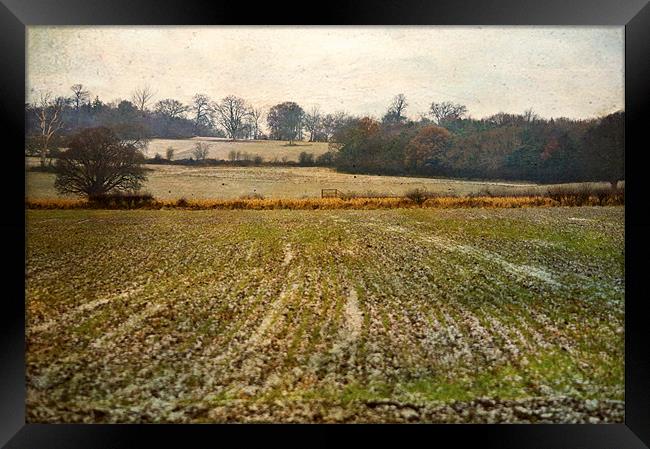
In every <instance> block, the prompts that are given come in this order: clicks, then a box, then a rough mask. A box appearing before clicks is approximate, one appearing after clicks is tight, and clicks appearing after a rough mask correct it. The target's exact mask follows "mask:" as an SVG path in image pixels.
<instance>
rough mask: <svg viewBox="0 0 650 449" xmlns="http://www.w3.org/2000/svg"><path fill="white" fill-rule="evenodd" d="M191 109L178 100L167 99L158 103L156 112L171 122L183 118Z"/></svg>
mask: <svg viewBox="0 0 650 449" xmlns="http://www.w3.org/2000/svg"><path fill="white" fill-rule="evenodd" d="M188 109H189V108H188V107H187V106H185V105H184V104H183V103H181V102H180V101H178V100H173V99H171V98H166V99H164V100H160V101H159V102H158V103H156V106H155V110H156V112H157V113H158V114H160V115H162V116H163V117H166V118H168V119H170V120H172V119H176V118H181V117H183V115H184V114H185V113H186V112H187V110H188Z"/></svg>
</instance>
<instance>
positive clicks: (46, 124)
mask: <svg viewBox="0 0 650 449" xmlns="http://www.w3.org/2000/svg"><path fill="white" fill-rule="evenodd" d="M63 105H64V101H63V99H62V98H60V97H59V98H57V99H55V100H51V94H50V93H46V94H42V95H41V97H40V100H39V102H38V103H37V105H36V107H35V108H34V114H35V115H36V119H37V121H38V127H39V131H40V132H39V135H40V140H41V150H40V154H41V167H45V161H46V159H47V153H48V150H49V146H50V142H51V141H52V139H53V138H54V137H55V135H56V133H57V132H58V131H59V130H60V129H61V127H62V126H63V115H62V112H63Z"/></svg>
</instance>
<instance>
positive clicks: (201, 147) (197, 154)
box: [192, 142, 210, 161]
mask: <svg viewBox="0 0 650 449" xmlns="http://www.w3.org/2000/svg"><path fill="white" fill-rule="evenodd" d="M209 152H210V144H208V143H205V142H196V143H195V144H194V149H193V150H192V155H193V156H194V158H195V159H196V160H197V161H204V160H205V159H206V158H207V157H208V153H209Z"/></svg>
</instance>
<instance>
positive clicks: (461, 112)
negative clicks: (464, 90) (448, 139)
mask: <svg viewBox="0 0 650 449" xmlns="http://www.w3.org/2000/svg"><path fill="white" fill-rule="evenodd" d="M429 111H430V114H431V115H432V116H433V118H434V120H435V122H436V123H437V124H438V125H442V124H444V122H448V121H453V120H460V119H461V118H463V117H464V116H465V115H466V114H467V108H466V107H465V106H463V105H462V104H458V103H452V102H449V101H443V102H442V103H436V102H435V101H434V102H433V103H431V106H430V108H429Z"/></svg>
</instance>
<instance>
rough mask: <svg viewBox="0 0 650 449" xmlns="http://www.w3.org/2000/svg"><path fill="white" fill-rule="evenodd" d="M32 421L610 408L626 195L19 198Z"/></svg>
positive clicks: (556, 412) (618, 338)
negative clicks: (417, 203) (248, 201)
mask: <svg viewBox="0 0 650 449" xmlns="http://www.w3.org/2000/svg"><path fill="white" fill-rule="evenodd" d="M26 279H27V290H26V297H27V305H26V306H27V307H26V309H27V351H26V358H27V392H28V394H27V421H28V422H82V421H85V422H230V421H237V422H242V421H244V422H248V421H257V422H288V421H291V422H403V421H406V422H412V421H415V422H623V402H622V400H623V394H624V384H623V382H624V335H623V326H624V208H623V207H580V208H560V207H557V208H531V209H450V210H432V209H396V210H376V211H354V210H352V211H241V210H240V211H173V210H167V211H143V210H140V211H91V210H78V211H35V210H30V211H28V212H27V274H26Z"/></svg>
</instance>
